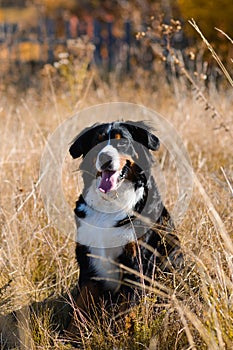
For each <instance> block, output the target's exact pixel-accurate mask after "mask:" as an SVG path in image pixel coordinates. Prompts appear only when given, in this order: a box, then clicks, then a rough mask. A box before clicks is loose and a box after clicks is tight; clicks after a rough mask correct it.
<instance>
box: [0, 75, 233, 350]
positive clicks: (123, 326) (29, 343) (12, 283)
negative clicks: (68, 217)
mask: <svg viewBox="0 0 233 350" xmlns="http://www.w3.org/2000/svg"><path fill="white" fill-rule="evenodd" d="M86 74H87V75H86V81H83V82H82V86H81V87H79V96H78V97H77V100H76V101H74V97H72V102H70V100H69V96H68V93H65V92H64V91H62V92H59V91H61V90H60V89H58V88H57V85H54V84H53V80H52V78H51V77H50V78H49V77H46V78H44V85H43V93H40V94H38V93H37V92H36V91H34V90H31V91H28V93H27V95H26V96H24V97H22V95H21V96H19V95H16V96H15V98H12V97H11V96H10V93H7V94H5V95H4V94H2V95H1V100H0V104H1V105H0V115H1V118H0V130H1V145H0V159H1V170H0V179H1V180H0V186H1V212H0V215H1V216H0V220H1V250H0V264H1V277H0V298H1V299H0V303H1V315H2V316H0V326H1V327H3V326H5V328H4V331H3V335H2V338H1V339H0V341H1V348H2V349H8V348H10V343H12V344H13V343H14V339H16V338H19V340H20V342H19V343H18V344H17V345H16V348H17V349H18V348H23V349H71V348H72V345H71V344H69V342H67V340H66V338H65V337H64V336H59V334H58V330H56V329H54V327H53V325H54V323H55V321H54V315H53V314H54V311H53V307H54V308H55V310H56V311H57V310H59V305H61V304H58V306H57V300H55V299H56V298H59V297H60V296H62V295H64V294H66V295H67V300H68V303H69V302H70V299H69V291H70V290H71V289H72V286H74V285H75V282H76V280H77V276H78V271H77V266H76V264H75V257H74V243H73V242H72V241H71V240H69V239H68V238H67V236H65V235H63V234H62V233H60V232H59V231H58V230H57V229H55V228H52V227H51V225H50V224H49V222H48V219H47V216H46V213H45V209H44V206H43V203H42V200H41V197H40V193H39V180H38V179H39V167H40V158H41V155H42V152H43V148H44V146H45V144H46V140H47V137H48V135H49V134H50V133H52V132H53V131H54V130H55V128H56V127H57V126H58V125H59V124H60V123H61V122H62V121H64V120H66V119H67V118H68V117H69V115H70V114H71V113H73V112H74V111H77V110H79V109H80V108H83V107H85V106H90V105H94V104H99V103H103V102H109V101H129V102H134V103H137V104H143V105H145V106H147V107H149V108H152V109H155V110H157V111H158V112H160V113H161V114H163V115H164V116H165V118H167V119H168V120H169V121H170V122H171V123H172V124H173V126H174V127H175V128H176V130H177V131H178V133H179V134H180V136H181V137H182V140H183V142H184V144H185V146H186V148H187V150H188V152H189V156H190V158H191V160H192V164H193V168H194V171H195V187H194V190H193V196H192V200H191V203H190V206H189V209H188V212H187V213H186V216H185V218H184V220H183V222H182V224H181V225H180V226H179V227H177V231H178V235H179V237H180V239H181V242H182V248H183V250H184V253H185V256H186V262H187V267H188V268H187V270H186V271H184V272H183V273H182V274H181V275H178V274H177V275H176V276H172V277H171V279H169V280H167V279H165V277H164V276H163V275H161V276H158V279H157V280H156V282H155V283H154V284H153V285H152V287H151V288H150V289H149V290H148V295H147V296H146V298H145V299H143V300H142V302H141V304H140V305H138V306H137V307H134V308H133V309H132V310H131V311H130V312H129V313H128V314H127V315H121V317H119V316H118V315H117V313H116V314H115V315H114V317H109V315H107V311H106V310H104V308H103V310H102V315H101V317H100V316H99V315H96V319H94V320H93V322H88V321H86V322H84V323H83V324H79V327H80V336H79V337H78V336H77V342H79V343H80V347H81V348H84V349H150V350H153V349H158V350H159V349H161V350H165V349H169V350H170V349H209V350H212V349H216V350H217V349H232V346H233V331H232V329H233V312H232V310H233V305H232V304H233V294H232V290H233V261H232V257H233V249H232V234H233V232H232V171H233V169H232V138H231V133H230V132H227V131H226V130H225V129H224V128H221V127H220V128H219V126H220V125H221V122H222V121H221V120H219V119H218V117H215V118H212V116H211V113H210V112H209V110H208V109H207V110H205V106H203V105H202V103H200V102H199V101H198V100H197V99H196V97H197V96H196V92H195V91H194V92H192V90H191V89H190V90H189V89H188V88H187V85H186V83H185V81H184V77H181V78H180V79H177V80H175V81H174V84H175V89H174V86H169V85H168V84H167V83H166V81H165V79H164V77H163V73H162V69H161V73H159V74H158V76H156V75H155V76H154V77H153V76H151V77H148V76H147V73H145V72H141V71H138V72H137V78H135V79H134V80H132V79H126V80H125V81H124V83H123V84H122V83H119V82H118V81H117V79H115V77H114V76H112V77H110V83H109V84H107V83H105V82H103V81H101V80H100V78H99V77H98V75H97V74H95V73H93V74H94V75H93V74H92V73H90V72H87V73H86ZM156 79H159V84H158V83H157V81H156ZM135 80H137V82H135ZM136 83H137V84H136ZM197 84H199V81H197ZM203 91H204V93H205V96H206V98H207V99H208V101H209V103H211V104H213V105H214V106H215V108H216V110H217V111H218V112H219V113H220V114H221V115H222V116H223V117H224V124H225V125H227V126H228V127H229V128H230V126H231V124H232V117H233V112H232V97H233V96H232V95H233V92H232V91H229V90H219V91H217V90H216V89H215V88H212V89H209V93H208V92H207V91H205V90H202V92H203ZM86 122H87V121H82V123H83V125H85V123H86ZM158 158H159V160H160V161H161V164H163V171H164V174H165V177H166V185H167V196H166V204H167V206H168V207H169V208H172V205H173V202H174V200H175V195H176V189H174V176H175V173H176V169H175V168H174V164H173V161H172V159H170V158H169V155H168V154H167V153H166V151H165V149H162V150H161V151H160V153H159V154H158ZM64 187H65V193H66V195H67V198H68V199H69V202H70V201H71V205H73V206H74V202H75V199H76V198H74V194H73V193H75V184H74V183H73V181H69V173H67V174H65V175H64ZM72 201H73V203H72ZM45 298H49V299H48V300H49V301H48V303H47V306H48V307H47V308H46V309H45V308H44V307H43V305H40V304H39V302H40V301H43V300H45ZM161 300H162V302H163V305H161ZM35 302H37V304H35ZM29 305H30V307H28V306H29ZM41 306H42V307H41ZM35 310H36V311H35ZM38 310H39V311H38ZM11 311H16V313H15V315H14V316H12V314H9V313H10V312H11ZM60 311H61V314H56V316H57V318H58V319H59V318H60V321H61V318H63V317H66V316H67V315H65V316H64V315H63V313H65V312H66V310H65V311H64V312H63V310H62V308H61V307H60ZM6 315H7V316H6ZM111 316H112V315H111ZM99 317H100V318H99ZM16 319H17V322H16ZM17 326H18V328H17ZM7 327H8V328H7ZM16 343H17V342H16ZM12 346H13V345H12Z"/></svg>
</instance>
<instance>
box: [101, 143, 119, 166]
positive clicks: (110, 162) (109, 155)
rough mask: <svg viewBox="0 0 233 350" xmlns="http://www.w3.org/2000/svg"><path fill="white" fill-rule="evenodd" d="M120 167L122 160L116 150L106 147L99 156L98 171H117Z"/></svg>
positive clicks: (109, 146)
mask: <svg viewBox="0 0 233 350" xmlns="http://www.w3.org/2000/svg"><path fill="white" fill-rule="evenodd" d="M119 167H120V158H119V154H118V151H117V149H116V148H114V147H112V146H111V145H107V146H105V147H104V148H103V149H102V151H101V152H100V153H99V154H98V156H97V160H96V168H97V170H98V171H105V170H107V171H117V170H118V169H119Z"/></svg>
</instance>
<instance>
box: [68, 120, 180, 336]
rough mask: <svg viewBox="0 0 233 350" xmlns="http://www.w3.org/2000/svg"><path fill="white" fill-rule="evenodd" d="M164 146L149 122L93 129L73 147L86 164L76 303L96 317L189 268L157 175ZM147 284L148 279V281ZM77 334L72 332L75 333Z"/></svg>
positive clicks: (79, 209) (79, 212)
mask: <svg viewBox="0 0 233 350" xmlns="http://www.w3.org/2000/svg"><path fill="white" fill-rule="evenodd" d="M159 145H160V142H159V139H158V138H157V137H156V136H155V135H154V133H153V132H152V131H151V129H150V128H149V127H148V125H147V124H145V123H144V122H131V121H127V122H123V121H116V122H111V123H104V124H95V125H94V126H92V127H90V128H87V129H85V130H84V131H83V132H81V133H80V134H79V135H78V136H77V137H76V138H75V140H74V141H73V143H72V145H71V147H70V150H69V151H70V154H71V156H72V157H73V158H79V157H82V161H81V164H80V169H81V171H82V176H83V191H82V194H81V195H80V197H79V199H78V201H77V202H76V208H75V210H74V212H75V218H76V225H77V236H76V242H77V243H76V257H77V261H78V264H79V267H80V273H79V282H78V289H79V294H78V297H77V300H75V303H76V307H77V310H78V313H85V314H88V315H90V313H91V311H90V310H91V305H92V304H95V305H96V304H98V303H99V302H100V300H105V302H110V304H112V303H122V304H123V301H124V300H125V301H127V303H128V304H129V303H134V302H135V300H136V299H137V296H138V295H140V292H139V290H140V285H146V284H148V283H149V282H148V281H150V280H151V281H153V279H154V276H155V275H156V272H157V271H159V270H162V271H173V270H175V269H180V268H181V267H182V265H183V255H182V252H181V248H180V243H179V240H178V238H177V236H176V234H175V232H174V230H175V229H174V225H173V222H172V219H171V217H170V215H169V213H168V211H167V209H166V208H165V206H164V204H163V202H162V199H161V196H160V194H159V191H158V188H157V185H156V182H155V180H154V177H153V175H152V165H153V161H154V160H153V156H152V153H151V151H156V150H157V149H158V148H159ZM145 276H146V278H145V279H144V277H145ZM69 330H70V331H71V332H72V331H73V330H74V324H72V322H71V325H70V327H69Z"/></svg>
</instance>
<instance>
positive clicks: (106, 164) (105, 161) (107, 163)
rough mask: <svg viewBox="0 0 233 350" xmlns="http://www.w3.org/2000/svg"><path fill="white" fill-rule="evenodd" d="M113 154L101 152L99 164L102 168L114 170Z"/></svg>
mask: <svg viewBox="0 0 233 350" xmlns="http://www.w3.org/2000/svg"><path fill="white" fill-rule="evenodd" d="M112 162H113V159H112V156H111V155H109V154H108V153H104V152H103V153H100V155H99V164H100V168H101V170H112Z"/></svg>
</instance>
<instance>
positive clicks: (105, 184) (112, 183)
mask: <svg viewBox="0 0 233 350" xmlns="http://www.w3.org/2000/svg"><path fill="white" fill-rule="evenodd" d="M118 176H119V172H118V171H108V170H105V171H103V172H102V177H101V181H100V184H99V190H100V191H101V192H104V193H107V192H109V191H112V190H114V189H115V188H116V186H117V179H118Z"/></svg>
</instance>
